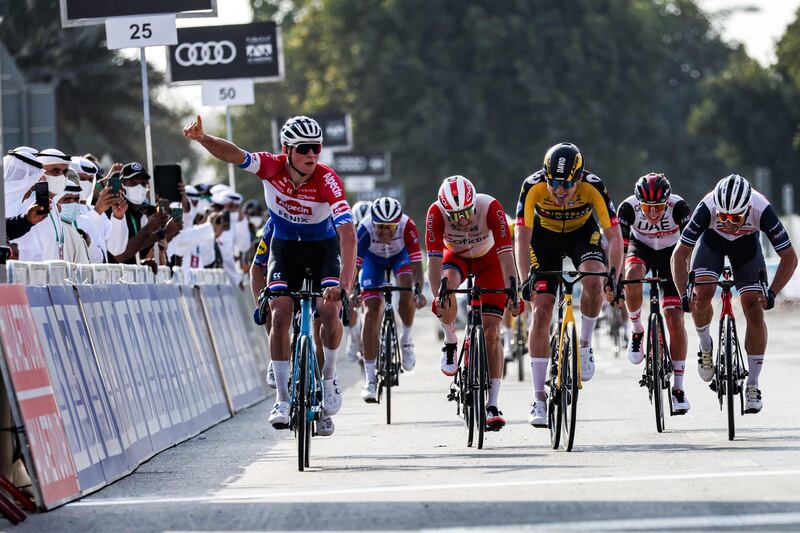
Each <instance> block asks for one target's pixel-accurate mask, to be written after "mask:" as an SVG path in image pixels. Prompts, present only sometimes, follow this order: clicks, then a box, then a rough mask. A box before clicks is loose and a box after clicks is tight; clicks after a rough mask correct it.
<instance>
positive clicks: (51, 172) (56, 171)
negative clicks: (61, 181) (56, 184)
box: [44, 168, 69, 176]
mask: <svg viewBox="0 0 800 533" xmlns="http://www.w3.org/2000/svg"><path fill="white" fill-rule="evenodd" d="M67 172H69V169H68V168H63V169H62V168H51V169H48V170H45V171H44V173H45V174H47V175H48V176H66V175H67Z"/></svg>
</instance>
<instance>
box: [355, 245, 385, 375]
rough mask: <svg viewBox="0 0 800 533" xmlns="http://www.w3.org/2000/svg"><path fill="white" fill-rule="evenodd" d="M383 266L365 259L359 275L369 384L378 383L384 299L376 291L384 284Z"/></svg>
mask: <svg viewBox="0 0 800 533" xmlns="http://www.w3.org/2000/svg"><path fill="white" fill-rule="evenodd" d="M383 269H384V267H383V265H381V264H380V263H379V262H378V261H377V260H376V258H375V257H374V256H372V255H367V256H365V257H364V263H363V265H362V267H361V273H360V274H359V283H360V284H361V288H362V292H361V299H362V300H363V301H364V326H363V328H362V330H361V345H362V348H363V350H364V377H365V380H366V382H367V383H375V382H376V381H377V375H376V369H375V360H376V359H377V357H378V349H379V348H378V347H379V343H380V339H379V337H380V327H381V326H380V323H381V313H382V312H383V297H382V296H381V293H380V292H378V291H377V290H375V288H376V287H378V286H380V285H381V283H382V282H383V277H384V274H383Z"/></svg>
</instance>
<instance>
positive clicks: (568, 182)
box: [547, 178, 575, 189]
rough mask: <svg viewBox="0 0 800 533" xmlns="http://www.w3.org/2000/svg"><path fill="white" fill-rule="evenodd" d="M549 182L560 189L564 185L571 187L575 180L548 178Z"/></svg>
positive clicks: (554, 187)
mask: <svg viewBox="0 0 800 533" xmlns="http://www.w3.org/2000/svg"><path fill="white" fill-rule="evenodd" d="M547 184H548V185H550V187H552V188H553V189H558V188H559V187H564V188H565V189H571V188H572V186H573V185H575V181H572V180H562V179H550V178H547Z"/></svg>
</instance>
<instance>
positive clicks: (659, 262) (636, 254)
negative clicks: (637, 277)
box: [625, 238, 681, 308]
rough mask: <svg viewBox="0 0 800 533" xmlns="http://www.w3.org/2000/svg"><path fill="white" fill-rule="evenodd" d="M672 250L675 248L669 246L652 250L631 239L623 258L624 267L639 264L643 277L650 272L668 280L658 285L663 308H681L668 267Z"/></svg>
mask: <svg viewBox="0 0 800 533" xmlns="http://www.w3.org/2000/svg"><path fill="white" fill-rule="evenodd" d="M674 249H675V246H670V247H669V248H664V249H662V250H654V249H652V248H650V247H649V246H647V245H646V244H643V243H641V242H639V241H637V240H636V239H634V238H631V242H630V244H629V245H628V253H627V254H626V256H625V265H626V266H627V265H630V264H632V263H639V264H642V265H644V269H645V275H646V273H647V272H652V273H653V275H654V276H656V277H659V278H666V279H667V280H668V281H662V282H661V283H659V286H660V287H661V298H662V306H663V307H664V308H667V307H680V306H681V300H680V297H679V295H678V289H677V288H676V287H675V283H674V282H673V281H672V268H671V267H670V258H671V257H672V251H673V250H674Z"/></svg>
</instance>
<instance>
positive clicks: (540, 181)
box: [517, 170, 619, 233]
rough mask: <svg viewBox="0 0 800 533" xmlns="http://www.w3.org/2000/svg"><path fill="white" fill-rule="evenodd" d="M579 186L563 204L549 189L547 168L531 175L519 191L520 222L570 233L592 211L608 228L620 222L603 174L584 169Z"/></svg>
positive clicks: (557, 231) (581, 224) (584, 221)
mask: <svg viewBox="0 0 800 533" xmlns="http://www.w3.org/2000/svg"><path fill="white" fill-rule="evenodd" d="M576 187H577V189H578V190H577V191H575V195H574V196H573V197H572V199H571V200H570V201H569V202H568V203H567V205H565V206H559V205H556V204H555V202H553V197H552V196H551V195H550V191H548V190H547V182H546V180H545V177H544V170H540V171H539V172H536V173H535V174H532V175H531V176H528V178H527V179H526V180H525V181H524V182H523V183H522V190H521V191H520V193H519V202H518V203H517V225H520V226H522V225H524V226H526V227H528V228H533V227H534V224H538V225H539V226H541V227H542V228H544V229H547V230H550V231H554V232H556V233H569V232H571V231H575V230H576V229H578V228H580V227H582V226H583V225H584V224H586V222H587V221H588V220H589V217H591V216H592V212H594V214H595V216H596V217H597V221H598V223H599V224H600V227H601V228H603V229H604V230H605V229H608V228H610V227H611V226H615V225H616V224H618V223H619V222H618V221H617V212H616V210H615V209H614V204H613V202H612V201H611V198H610V197H609V196H608V189H607V188H606V186H605V185H604V184H603V182H602V180H601V179H600V178H598V177H597V176H595V175H594V174H591V173H589V172H586V171H585V170H584V171H583V178H582V179H581V181H580V183H578V184H577V185H576Z"/></svg>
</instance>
